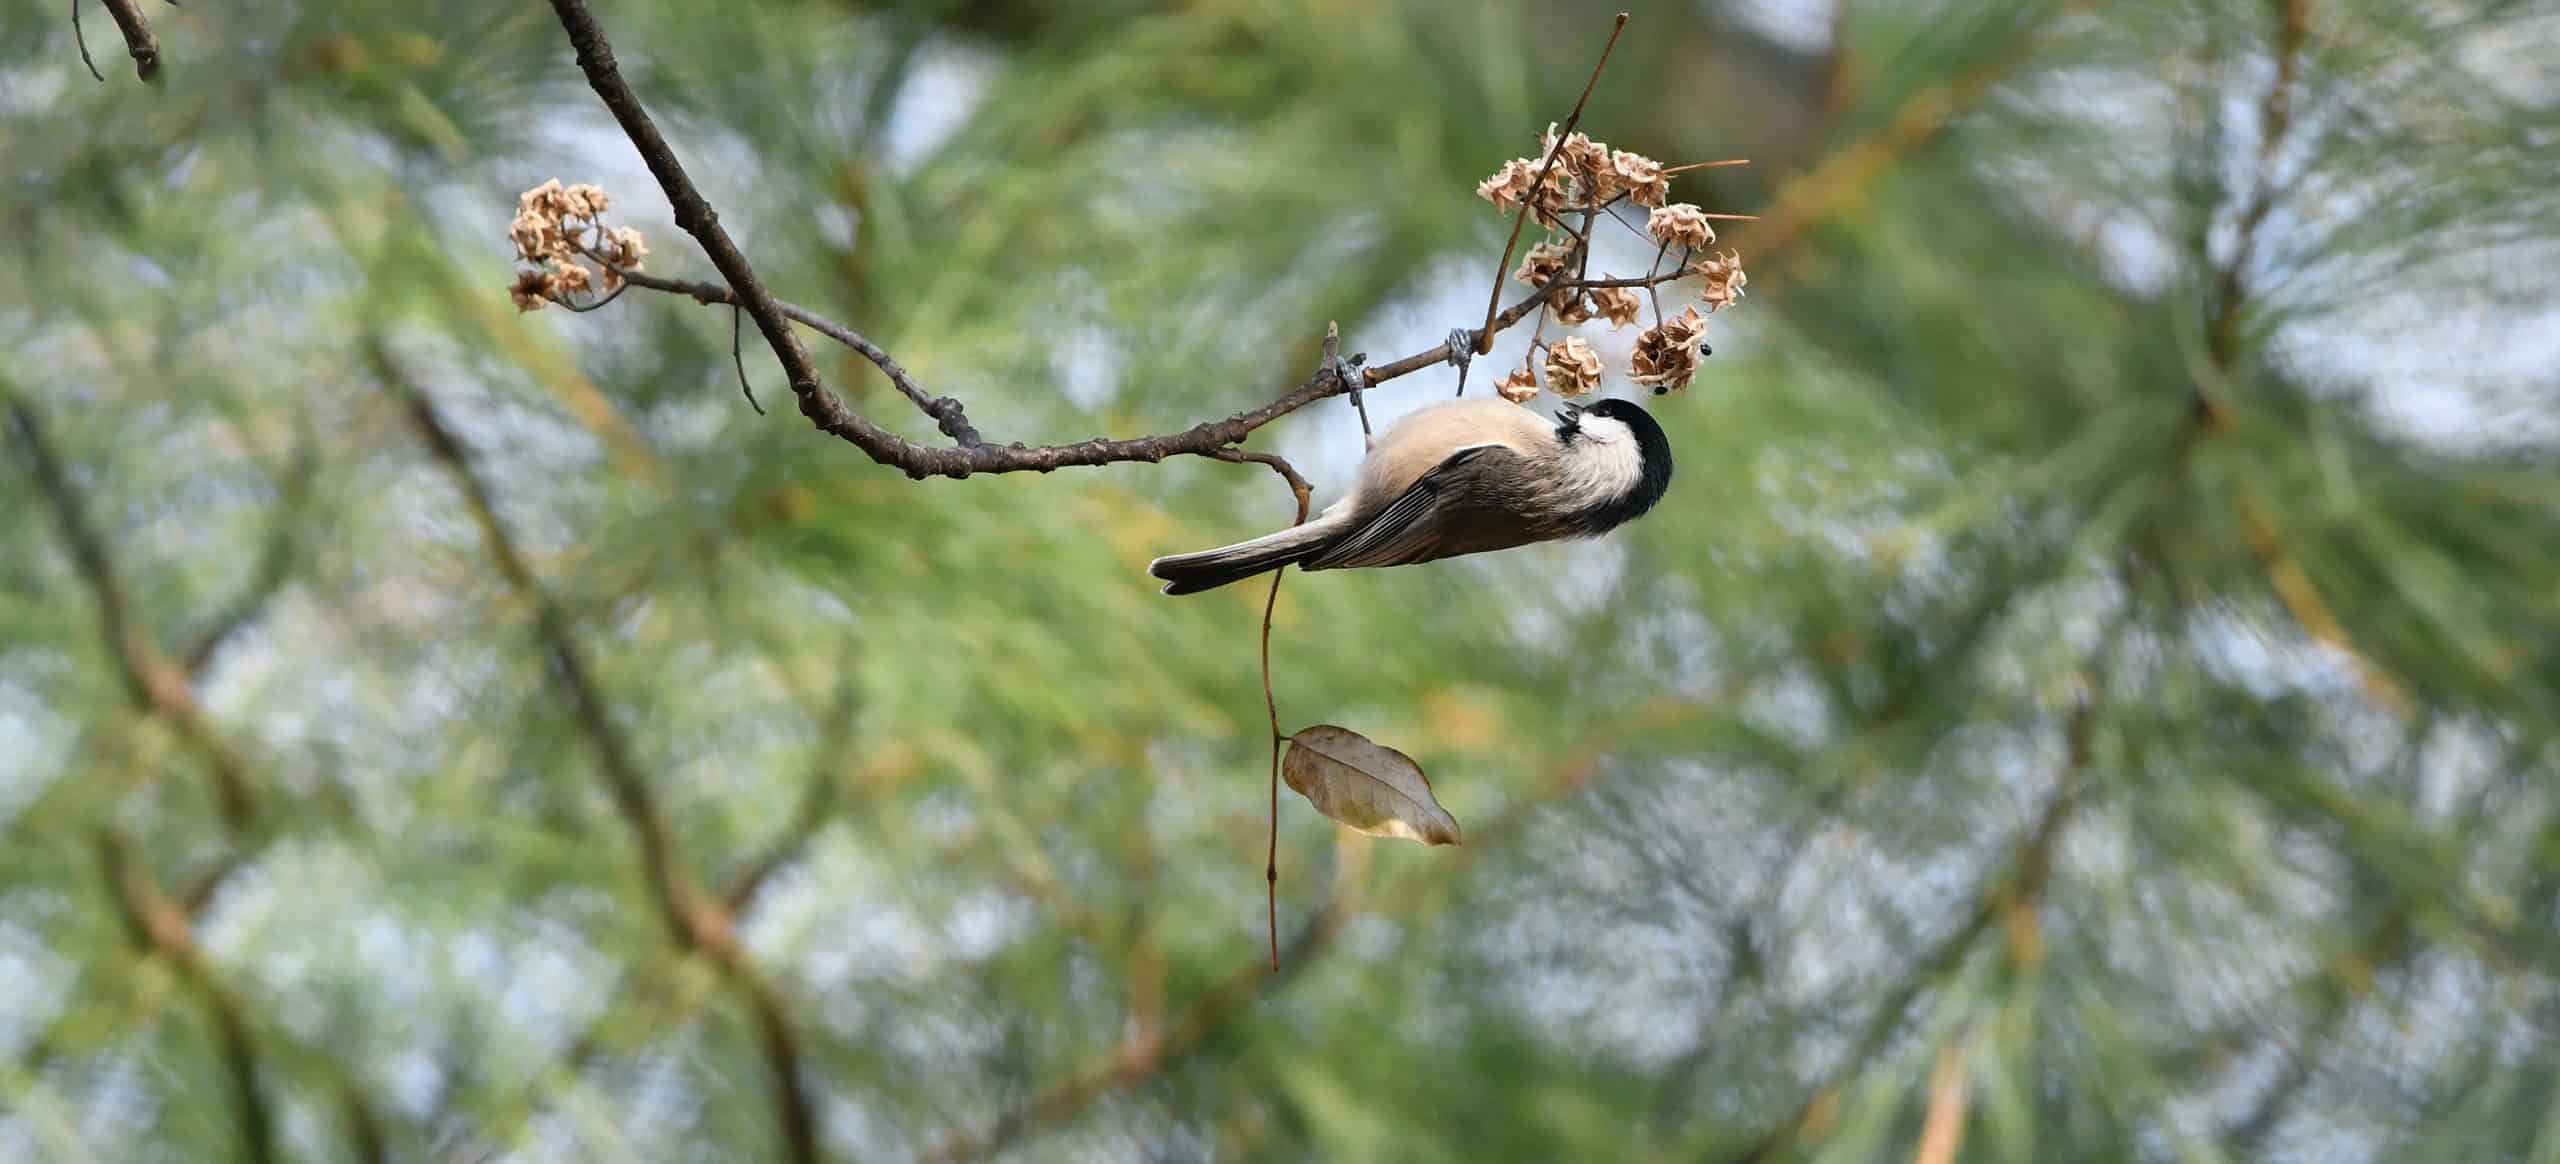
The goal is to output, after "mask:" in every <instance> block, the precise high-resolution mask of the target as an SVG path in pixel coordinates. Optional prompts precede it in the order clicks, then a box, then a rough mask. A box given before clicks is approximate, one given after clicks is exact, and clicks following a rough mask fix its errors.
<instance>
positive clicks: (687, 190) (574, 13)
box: [551, 0, 1614, 480]
mask: <svg viewBox="0 0 2560 1164" xmlns="http://www.w3.org/2000/svg"><path fill="white" fill-rule="evenodd" d="M551 8H552V11H553V13H554V14H555V15H557V16H558V17H559V20H560V25H561V28H562V29H563V30H564V31H566V32H567V34H568V37H569V43H570V45H571V47H573V48H574V49H575V50H576V51H577V58H578V67H579V69H580V70H581V71H582V72H584V73H585V74H586V77H587V84H588V86H589V87H591V88H593V89H594V90H595V92H596V96H597V97H598V98H599V99H601V100H602V101H603V102H604V105H605V108H606V109H607V110H608V111H610V112H611V113H612V114H613V117H614V120H615V121H616V122H617V123H619V124H620V125H621V126H622V130H623V133H624V135H625V136H627V137H629V138H630V139H631V144H632V146H633V147H634V148H636V149H637V150H638V151H639V153H640V158H641V160H642V161H643V162H645V163H647V165H648V167H649V172H650V174H651V175H653V176H654V177H656V179H657V181H658V186H659V189H660V190H661V191H663V192H664V193H665V194H666V196H667V202H668V204H669V205H670V206H672V207H673V208H674V211H675V221H676V225H677V226H678V227H680V228H682V229H683V230H684V231H685V233H687V234H689V235H692V236H693V238H694V241H695V242H697V243H699V244H700V245H701V246H702V249H703V252H704V253H705V254H706V255H707V256H709V258H710V259H711V265H712V266H713V267H714V268H716V269H718V271H719V272H720V277H721V279H722V280H723V281H724V282H725V283H726V284H727V285H726V286H720V285H716V284H710V283H697V282H688V281H685V280H678V279H662V278H658V277H655V276H648V275H642V274H641V273H639V272H636V271H626V272H619V273H620V274H621V275H622V276H623V277H624V278H626V279H628V280H629V281H630V282H631V284H632V285H634V286H639V287H644V288H648V289H650V290H656V291H667V292H672V293H676V294H683V295H690V296H692V297H693V298H694V299H696V300H698V301H700V302H703V303H721V304H729V305H733V306H736V307H739V308H742V309H744V310H745V311H746V313H747V314H748V315H749V316H750V317H752V318H753V319H754V320H755V322H756V329H757V330H758V331H759V332H761V333H763V335H764V337H765V342H766V343H767V344H768V345H769V346H771V347H772V349H773V353H774V357H775V359H777V360H778V361H780V362H781V364H782V368H783V372H784V374H785V375H786V376H787V377H788V378H789V381H790V384H791V392H792V394H793V395H794V396H797V397H798V398H799V400H800V412H801V415H803V416H806V417H807V418H809V421H810V423H811V424H813V425H815V426H817V428H818V430H819V431H821V432H824V433H827V434H829V435H831V436H835V437H838V438H841V439H843V440H844V441H846V442H848V443H850V444H852V445H853V446H854V447H856V448H859V449H861V450H862V451H863V453H864V454H865V455H867V456H869V457H870V458H871V459H872V460H873V461H875V462H878V463H879V464H882V465H887V466H889V467H891V468H895V469H898V470H900V471H901V472H904V473H905V474H907V476H909V477H912V478H916V479H919V480H921V479H923V478H926V477H954V478H959V477H968V476H972V475H974V474H978V473H1020V472H1035V473H1046V472H1051V471H1053V470H1057V469H1066V468H1078V467H1087V466H1096V465H1110V464H1118V463H1122V462H1128V461H1144V462H1148V463H1154V462H1159V461H1162V460H1164V459H1165V458H1167V457H1175V456H1196V457H1213V458H1219V459H1232V458H1227V457H1225V456H1224V455H1223V454H1222V453H1221V451H1220V450H1222V449H1225V448H1227V447H1228V446H1231V445H1235V444H1238V443H1240V442H1242V441H1243V440H1244V439H1245V438H1246V437H1248V436H1250V435H1252V434H1253V432H1254V431H1255V430H1257V429H1259V428H1261V427H1262V426H1264V425H1267V424H1269V423H1271V422H1272V421H1274V420H1277V419H1279V418H1280V417H1283V416H1286V415H1288V414H1290V413H1292V412H1295V411H1297V410H1298V409H1301V408H1304V407H1306V406H1307V405H1309V404H1312V403H1315V402H1316V401H1318V400H1322V399H1324V398H1326V397H1328V396H1336V395H1340V394H1342V393H1343V392H1344V391H1346V390H1347V388H1346V386H1345V385H1343V384H1342V383H1340V382H1339V381H1338V380H1337V379H1336V378H1335V377H1334V376H1333V375H1331V374H1330V373H1329V372H1319V373H1318V374H1317V375H1315V376H1313V377H1311V378H1309V379H1308V380H1306V381H1305V382H1304V383H1301V384H1300V385H1298V386H1297V387H1296V388H1294V389H1292V390H1291V391H1289V392H1288V393H1286V394H1284V395H1282V396H1281V397H1280V398H1279V399H1277V400H1274V401H1272V402H1270V403H1268V404H1265V405H1263V406H1261V407H1259V408H1256V409H1253V410H1251V411H1248V412H1239V413H1236V414H1234V415H1232V416H1229V417H1227V418H1226V419H1224V420H1216V421H1204V422H1202V423H1200V424H1197V425H1194V426H1192V427H1191V428H1188V429H1185V430H1183V431H1181V432H1178V433H1169V434H1166V435H1163V436H1149V437H1136V438H1128V439H1117V440H1115V439H1107V438H1097V439H1094V440H1089V441H1080V442H1077V443H1074V444H1064V445H1042V446H1032V447H1026V446H1023V445H1019V444H1006V445H998V444H987V443H984V442H981V441H978V440H977V439H976V433H975V432H974V430H972V429H970V428H969V427H968V424H967V421H966V420H965V418H963V417H962V416H961V410H960V405H959V402H958V401H956V400H953V399H952V398H950V397H947V396H945V397H935V396H932V395H930V394H928V393H926V392H925V391H924V390H923V389H922V388H921V387H919V386H917V385H916V383H915V381H914V379H913V378H912V377H911V376H909V375H908V374H907V372H906V369H904V368H903V367H900V366H899V365H898V363H897V361H895V360H893V359H891V358H890V357H889V355H888V353H887V352H885V351H882V350H881V349H880V347H879V346H878V345H876V344H873V343H872V342H871V341H870V340H868V339H866V338H864V337H863V336H862V335H861V334H860V333H858V332H856V331H854V330H853V329H851V328H848V327H845V326H843V325H842V324H838V323H834V322H833V321H829V320H825V319H824V318H823V317H821V316H818V315H817V314H816V313H815V312H811V311H808V310H806V309H803V308H797V307H792V306H790V305H788V304H785V303H783V302H782V301H781V300H780V299H777V298H775V297H774V295H773V293H772V292H771V291H770V290H768V289H767V288H766V287H765V285H764V283H763V281H762V280H761V279H759V278H758V277H757V275H756V273H755V269H754V267H752V266H751V265H749V264H748V262H747V259H746V256H745V255H744V254H743V253H741V252H740V251H739V250H738V247H737V244H736V243H735V242H734V241H732V240H731V239H730V237H729V234H728V232H727V231H726V230H724V229H722V228H721V226H720V216H719V213H718V212H717V211H715V210H714V209H713V208H712V206H711V204H710V202H709V201H707V200H706V199H704V198H703V196H702V192H701V190H700V189H698V188H697V187H695V186H694V184H693V179H692V178H691V177H690V176H688V175H687V174H686V173H685V169H684V165H683V163H682V162H680V161H678V160H677V158H676V156H675V150H674V149H673V147H671V146H669V145H668V144H667V140H666V137H665V136H664V135H663V134H661V133H659V132H658V127H657V124H656V122H654V121H652V120H651V119H650V117H649V114H648V111H647V110H645V109H643V108H642V107H641V105H640V99H639V97H638V96H637V95H635V94H634V93H633V92H632V91H631V86H630V83H629V82H627V81H625V80H624V79H623V77H622V71H621V68H620V66H619V65H618V64H617V63H616V62H615V59H614V53H613V46H612V45H611V43H609V42H608V41H607V40H606V39H605V35H604V30H603V29H602V28H601V27H599V26H598V25H597V24H596V20H595V16H594V15H593V14H592V13H590V12H589V11H588V10H587V5H586V3H585V0H551ZM1613 35H1614V34H1613ZM1568 124H1570V123H1568ZM1505 262H1506V265H1507V263H1508V260H1507V259H1506V260H1505ZM1610 285H1614V284H1610ZM1500 293H1501V290H1500V284H1499V283H1497V284H1496V285H1495V295H1496V296H1497V297H1498V296H1499V295H1500ZM1545 301H1546V293H1545V292H1540V293H1538V294H1535V295H1532V296H1530V297H1529V298H1527V299H1524V300H1522V301H1520V302H1518V303H1515V304H1513V305H1512V306H1511V307H1509V308H1506V309H1504V310H1502V311H1499V312H1492V313H1489V315H1488V318H1487V320H1486V323H1485V326H1484V327H1483V328H1482V329H1479V330H1477V331H1475V332H1471V333H1467V340H1468V343H1470V344H1472V345H1473V347H1474V348H1475V349H1476V351H1477V352H1482V351H1485V350H1488V349H1489V347H1490V345H1491V342H1492V335H1493V334H1494V333H1498V332H1500V331H1502V330H1503V329H1505V328H1508V327H1510V326H1512V325H1513V324H1516V323H1518V322H1519V321H1520V320H1521V319H1523V318H1525V317H1526V316H1527V315H1528V314H1529V313H1530V312H1532V311H1535V310H1536V309H1537V308H1538V306H1539V305H1540V304H1542V303H1544V302H1545ZM795 320H796V321H798V322H801V323H804V324H807V325H808V326H810V327H813V328H817V329H819V330H820V331H821V332H822V333H823V334H825V335H827V336H828V338H830V339H834V340H836V341H837V342H838V343H841V344H844V345H845V346H846V347H848V348H851V349H852V350H854V351H855V352H857V353H859V354H861V355H862V356H863V357H864V358H865V359H868V360H869V361H871V363H872V364H873V365H874V366H875V367H878V368H879V369H880V371H881V373H882V374H883V375H886V376H888V377H889V381H890V383H892V384H894V385H896V386H897V387H898V389H899V391H900V392H901V393H903V394H904V395H906V397H907V398H908V399H909V400H910V401H911V402H914V403H915V404H916V405H917V406H918V407H919V408H920V409H923V410H924V411H925V413H926V415H928V416H932V417H933V418H934V419H935V420H936V421H937V422H939V423H940V424H941V426H942V429H943V431H944V433H945V434H946V435H949V436H951V437H952V439H953V440H954V441H955V442H957V443H955V444H953V445H950V446H926V445H919V444H915V443H913V442H910V441H908V440H906V439H904V438H902V437H899V436H898V435H897V434H895V433H892V432H890V431H888V430H887V429H884V428H881V427H880V426H879V425H877V424H875V423H873V422H872V421H870V420H868V419H866V418H864V417H863V416H861V415H860V414H858V413H856V412H854V411H853V410H852V409H851V408H849V407H847V406H846V404H845V403H844V401H843V400H842V399H841V398H839V397H837V396H836V395H835V393H833V392H831V391H829V390H828V389H827V387H826V384H825V383H824V381H823V380H822V379H821V378H820V377H819V375H818V369H817V364H816V363H815V362H814V361H813V360H812V359H811V358H810V356H809V352H808V350H807V349H806V348H804V347H802V346H801V344H800V338H799V336H798V334H796V333H795V332H793V331H792V330H791V324H792V323H793V322H794V321H795ZM1460 350H1463V348H1462V349H1460ZM1453 354H1455V353H1454V352H1453V351H1452V349H1451V347H1450V345H1449V344H1447V343H1445V342H1444V343H1441V344H1438V345H1435V346H1433V347H1431V348H1430V349H1428V350H1425V351H1421V352H1416V353H1414V354H1413V355H1410V356H1406V357H1404V358H1402V359H1399V360H1395V361H1393V362H1391V363H1387V364H1383V365H1377V366H1372V367H1369V368H1367V369H1365V370H1364V372H1363V375H1362V379H1363V380H1364V382H1365V383H1364V385H1363V386H1375V385H1378V384H1382V383H1385V382H1386V381H1389V380H1393V379H1395V378H1397V377H1399V376H1406V375H1410V374H1412V373H1414V372H1418V371H1421V370H1422V369H1424V368H1428V367H1432V366H1434V365H1437V364H1440V363H1444V362H1447V361H1448V360H1449V359H1450V358H1451V356H1452V355H1453Z"/></svg>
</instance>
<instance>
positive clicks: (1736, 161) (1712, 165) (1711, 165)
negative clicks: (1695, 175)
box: [1662, 158, 1751, 178]
mask: <svg viewBox="0 0 2560 1164" xmlns="http://www.w3.org/2000/svg"><path fill="white" fill-rule="evenodd" d="M1750 164H1751V159H1749V158H1726V159H1724V160H1722V161H1715V162H1691V163H1689V164H1688V165H1685V166H1672V167H1670V168H1668V169H1665V170H1664V171H1662V176H1663V177H1665V178H1668V177H1670V176H1672V175H1673V174H1686V173H1688V172H1689V171H1691V170H1720V169H1723V168H1724V167H1726V166H1747V165H1750Z"/></svg>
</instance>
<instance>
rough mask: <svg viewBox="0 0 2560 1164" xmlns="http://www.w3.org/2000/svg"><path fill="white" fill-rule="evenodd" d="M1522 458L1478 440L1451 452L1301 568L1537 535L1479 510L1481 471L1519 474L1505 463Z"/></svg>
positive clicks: (1380, 561)
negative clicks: (1516, 532)
mask: <svg viewBox="0 0 2560 1164" xmlns="http://www.w3.org/2000/svg"><path fill="white" fill-rule="evenodd" d="M1519 459H1520V454H1518V453H1515V452H1513V451H1511V450H1510V449H1507V448H1504V447H1503V446H1501V445H1477V446H1474V447H1472V448H1464V449H1460V450H1458V451H1457V452H1454V453H1451V454H1449V456H1448V457H1447V458H1446V459H1444V460H1442V461H1441V462H1440V463H1439V464H1437V465H1434V466H1432V468H1431V471H1430V472H1427V473H1424V474H1423V475H1422V476H1421V477H1420V478H1417V479H1416V480H1415V481H1414V483H1413V486H1412V487H1411V488H1409V489H1406V490H1405V491H1404V493H1403V494H1402V495H1400V496H1398V497H1397V498H1396V499H1395V501H1393V502H1392V503H1390V504H1388V505H1387V507H1386V508H1384V509H1381V510H1379V511H1378V512H1377V513H1376V514H1374V515H1372V516H1371V517H1369V518H1368V519H1367V520H1365V521H1362V522H1361V523H1360V524H1358V525H1356V526H1353V527H1351V528H1350V529H1349V530H1347V531H1345V532H1344V533H1343V534H1342V536H1341V537H1340V538H1339V539H1338V540H1336V541H1335V542H1334V543H1333V544H1332V545H1330V546H1327V547H1325V548H1324V549H1323V550H1320V551H1318V552H1317V553H1315V554H1314V555H1312V556H1310V557H1308V558H1307V559H1306V561H1305V562H1304V564H1303V565H1302V567H1301V568H1303V569H1308V570H1344V569H1352V568H1357V567H1362V566H1398V565H1403V564H1405V563H1408V562H1428V561H1431V560H1433V559H1435V558H1445V557H1449V556H1451V555H1454V554H1466V553H1474V552H1476V551H1479V550H1488V549H1498V548H1501V547H1502V546H1503V545H1516V544H1519V543H1520V542H1523V541H1528V540H1531V539H1529V538H1528V537H1526V536H1520V537H1510V536H1503V535H1504V533H1505V532H1507V527H1508V524H1509V523H1504V522H1501V521H1500V517H1501V515H1500V514H1499V513H1494V512H1485V513H1482V514H1479V513H1476V512H1474V511H1476V510H1480V509H1485V508H1486V501H1487V498H1485V497H1484V496H1483V492H1484V490H1483V489H1482V488H1481V487H1480V481H1479V478H1480V476H1494V477H1501V476H1505V475H1508V476H1512V477H1517V476H1518V473H1517V471H1516V468H1513V467H1509V466H1505V465H1502V464H1501V463H1500V462H1501V461H1505V460H1508V461H1517V460H1519ZM1495 508H1498V507H1495ZM1479 518H1481V519H1486V520H1478V519H1479ZM1489 522H1490V523H1492V525H1489ZM1493 525H1498V526H1500V527H1501V528H1494V527H1493Z"/></svg>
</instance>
